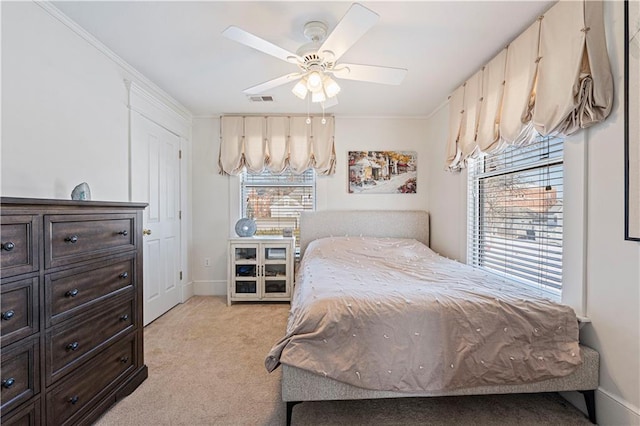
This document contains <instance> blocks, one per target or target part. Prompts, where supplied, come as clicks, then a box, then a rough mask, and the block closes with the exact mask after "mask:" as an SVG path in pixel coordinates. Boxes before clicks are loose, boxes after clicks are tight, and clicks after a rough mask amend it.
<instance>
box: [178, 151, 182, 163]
mask: <svg viewBox="0 0 640 426" xmlns="http://www.w3.org/2000/svg"><path fill="white" fill-rule="evenodd" d="M178 158H179V159H180V160H182V150H181V149H180V150H178Z"/></svg>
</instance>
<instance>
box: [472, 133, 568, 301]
mask: <svg viewBox="0 0 640 426" xmlns="http://www.w3.org/2000/svg"><path fill="white" fill-rule="evenodd" d="M468 179H469V182H468V183H469V185H468V188H469V194H468V216H467V217H468V227H469V229H468V234H467V235H468V252H467V258H468V262H469V263H470V264H472V265H475V266H478V267H481V268H484V269H486V270H488V271H491V272H495V273H498V274H500V275H503V276H506V277H509V278H512V279H515V280H518V281H521V282H523V283H526V284H529V285H533V286H536V287H538V288H541V289H543V290H550V291H553V292H555V293H558V292H559V291H560V290H561V289H562V247H563V244H562V225H563V193H564V189H563V139H562V138H557V137H556V138H554V137H544V138H543V137H539V138H538V139H537V141H536V142H534V143H533V144H530V145H527V146H524V147H509V148H507V149H505V150H503V151H501V152H499V153H495V154H488V155H485V156H482V157H479V158H477V159H474V160H471V161H469V173H468Z"/></svg>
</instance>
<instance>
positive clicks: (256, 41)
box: [222, 25, 300, 63]
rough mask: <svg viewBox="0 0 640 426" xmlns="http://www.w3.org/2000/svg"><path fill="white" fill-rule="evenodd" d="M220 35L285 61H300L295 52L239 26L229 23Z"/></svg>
mask: <svg viewBox="0 0 640 426" xmlns="http://www.w3.org/2000/svg"><path fill="white" fill-rule="evenodd" d="M222 35H223V36H225V37H226V38H228V39H229V40H233V41H237V42H238V43H241V44H244V45H245V46H249V47H251V48H253V49H256V50H259V51H260V52H263V53H266V54H267V55H271V56H275V57H276V58H278V59H282V60H283V61H286V62H292V63H297V62H298V61H300V57H298V55H296V54H295V53H291V52H289V51H288V50H285V49H283V48H281V47H279V46H276V45H275V44H273V43H271V42H268V41H267V40H265V39H262V38H260V37H258V36H255V35H253V34H251V33H250V32H247V31H245V30H243V29H241V28H238V27H236V26H234V25H231V26H230V27H228V28H227V29H226V30H224V31H223V32H222Z"/></svg>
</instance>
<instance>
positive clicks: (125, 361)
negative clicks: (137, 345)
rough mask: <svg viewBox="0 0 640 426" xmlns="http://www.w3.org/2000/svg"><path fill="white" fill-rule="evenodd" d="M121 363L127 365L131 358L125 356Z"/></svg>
mask: <svg viewBox="0 0 640 426" xmlns="http://www.w3.org/2000/svg"><path fill="white" fill-rule="evenodd" d="M120 362H121V363H123V364H126V363H127V362H129V357H128V356H123V357H122V358H120Z"/></svg>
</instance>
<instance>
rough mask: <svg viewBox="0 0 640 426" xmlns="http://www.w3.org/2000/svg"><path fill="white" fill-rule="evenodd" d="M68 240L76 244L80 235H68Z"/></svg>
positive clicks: (66, 239)
mask: <svg viewBox="0 0 640 426" xmlns="http://www.w3.org/2000/svg"><path fill="white" fill-rule="evenodd" d="M64 240H65V241H66V242H68V243H71V244H75V243H77V242H78V236H77V235H72V236H70V237H67V238H65V239H64Z"/></svg>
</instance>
